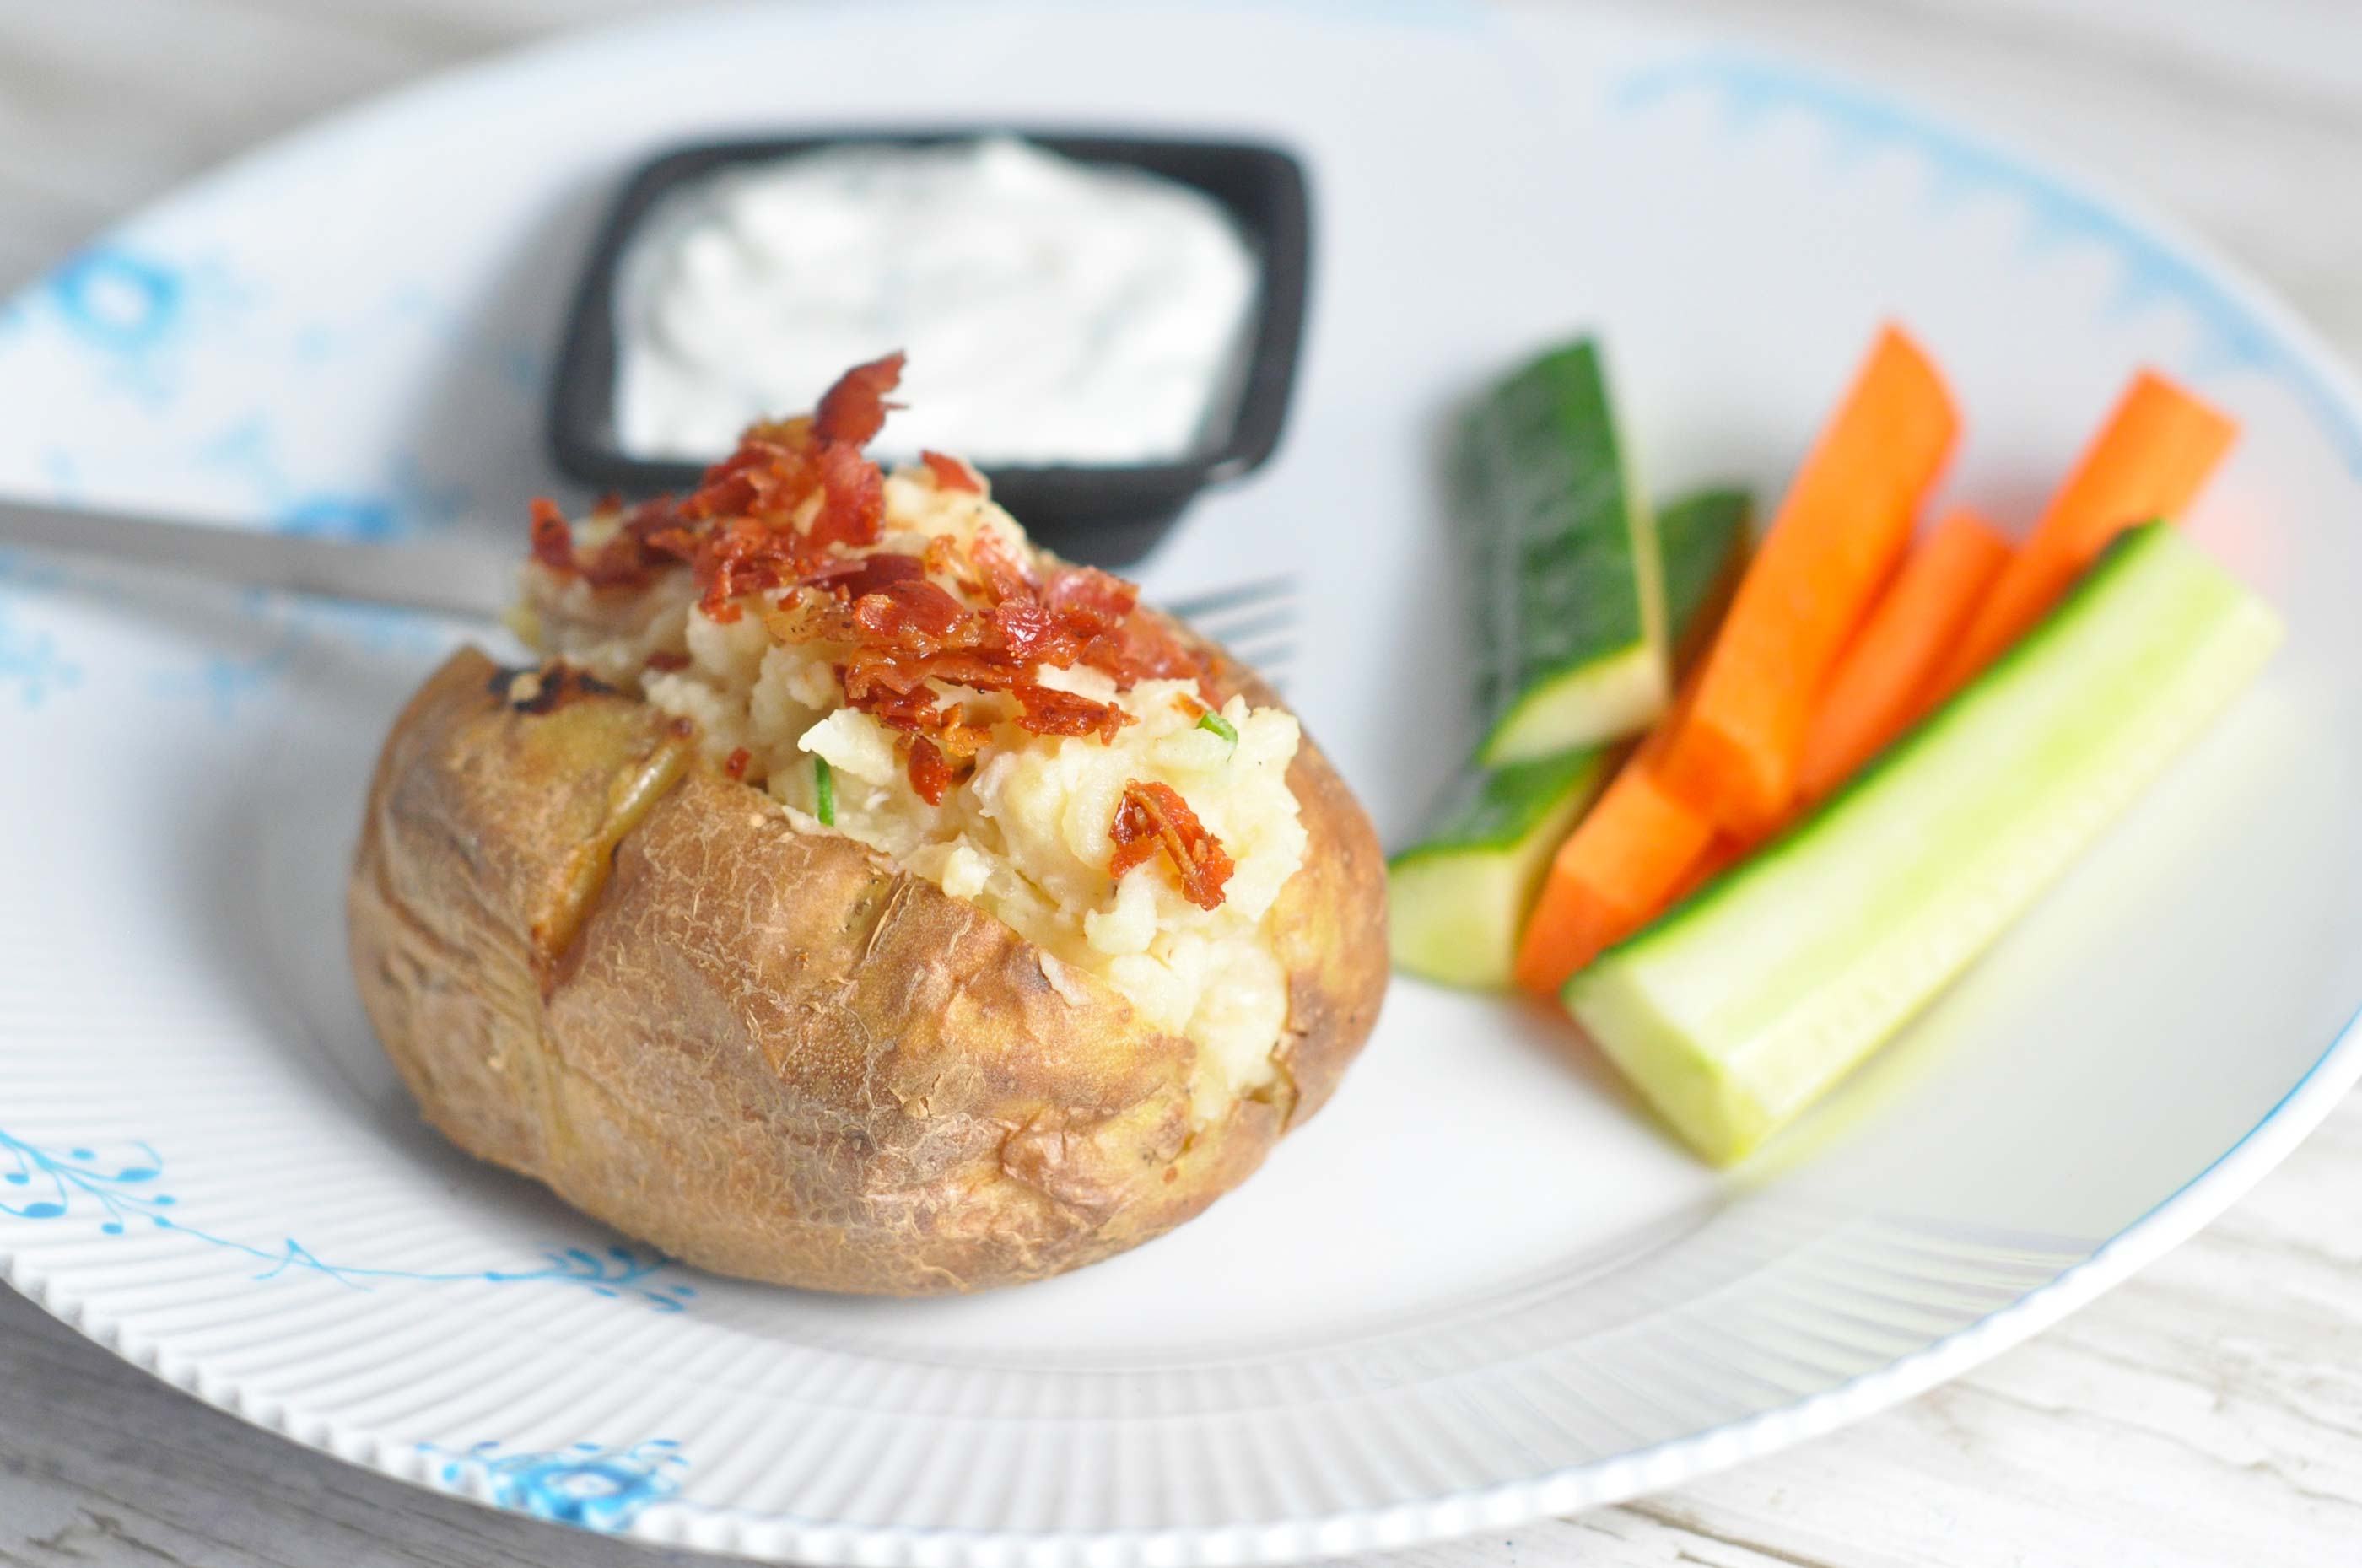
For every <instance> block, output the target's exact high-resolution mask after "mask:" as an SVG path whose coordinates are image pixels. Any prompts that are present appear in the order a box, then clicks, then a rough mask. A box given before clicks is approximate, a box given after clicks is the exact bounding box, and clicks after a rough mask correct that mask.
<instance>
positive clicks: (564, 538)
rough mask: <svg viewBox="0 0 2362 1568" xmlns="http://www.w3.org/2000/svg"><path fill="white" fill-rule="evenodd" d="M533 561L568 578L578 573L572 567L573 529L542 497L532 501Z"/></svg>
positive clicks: (546, 499)
mask: <svg viewBox="0 0 2362 1568" xmlns="http://www.w3.org/2000/svg"><path fill="white" fill-rule="evenodd" d="M531 515H532V518H533V524H532V527H533V558H534V559H535V560H537V561H539V562H540V563H541V564H542V565H544V566H546V567H547V568H548V569H550V570H552V571H557V572H566V573H568V574H571V573H573V572H576V571H578V570H579V568H578V567H577V566H576V565H575V564H574V525H573V524H571V523H568V521H567V520H566V513H563V512H560V511H559V510H558V509H557V502H554V501H552V500H550V499H549V497H547V496H546V495H537V496H535V497H534V501H533V507H532V512H531Z"/></svg>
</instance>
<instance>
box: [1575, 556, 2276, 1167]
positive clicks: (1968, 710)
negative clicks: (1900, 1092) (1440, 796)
mask: <svg viewBox="0 0 2362 1568" xmlns="http://www.w3.org/2000/svg"><path fill="white" fill-rule="evenodd" d="M2279 636H2280V627H2279V619H2278V617H2277V616H2275V615H2274V613H2272V611H2271V610H2270V608H2269V607H2268V606H2267V605H2265V604H2264V603H2263V602H2261V601H2260V600H2258V599H2257V598H2256V597H2255V596H2254V595H2253V594H2252V593H2250V592H2249V591H2247V590H2246V589H2245V588H2244V587H2242V586H2241V585H2240V584H2239V583H2238V582H2236V581H2235V580H2234V579H2232V578H2231V576H2230V575H2229V574H2228V573H2226V572H2224V570H2223V569H2221V568H2219V567H2217V566H2215V565H2214V564H2213V562H2212V561H2211V560H2209V559H2208V558H2206V556H2205V555H2204V553H2203V552H2202V551H2201V550H2200V549H2199V548H2198V547H2196V546H2194V545H2192V544H2191V543H2190V542H2189V541H2188V540H2187V539H2185V538H2184V537H2182V536H2180V534H2179V533H2177V532H2176V531H2175V530H2173V529H2172V528H2171V527H2169V525H2165V524H2163V523H2152V524H2148V525H2145V526H2142V527H2140V528H2136V529H2134V530H2131V531H2130V532H2128V533H2126V534H2125V536H2122V537H2121V538H2120V539H2119V540H2118V541H2117V543H2116V544H2115V545H2114V547H2112V548H2111V549H2110V550H2109V552H2108V553H2107V554H2106V555H2104V556H2103V558H2101V559H2100V561H2099V562H2098V563H2097V564H2096V565H2094V566H2093V567H2092V569H2091V570H2090V571H2089V572H2087V573H2086V574H2085V576H2084V577H2083V579H2082V580H2081V582H2080V583H2079V584H2078V585H2077V586H2076V587H2075V588H2074V590H2072V591H2070V594H2069V595H2068V597H2067V599H2066V600H2065V601H2064V602H2062V603H2060V604H2059V605H2058V607H2057V608H2056V609H2055V610H2053V611H2052V612H2051V613H2050V615H2049V616H2048V617H2047V619H2046V620H2044V621H2043V622H2042V623H2041V624H2038V625H2037V626H2036V627H2035V629H2034V630H2033V631H2031V632H2029V633H2028V634H2027V635H2025V638H2024V639H2023V640H2021V641H2020V642H2019V643H2018V645H2017V646H2015V647H2014V648H2012V649H2011V650H2010V651H2009V652H2007V653H2006V654H2004V655H2003V657H2001V658H2000V659H1999V660H1998V661H1996V662H1995V663H1994V664H1993V665H1992V667H1991V668H1989V669H1987V670H1986V671H1985V672H1984V673H1983V674H1982V675H1981V676H1979V677H1978V678H1977V679H1975V680H1973V681H1971V682H1970V684H1969V685H1968V686H1967V687H1966V688H1964V689H1963V690H1961V691H1960V692H1959V695H1958V696H1956V697H1955V698H1954V699H1953V700H1952V701H1950V702H1949V703H1948V704H1946V705H1945V706H1944V707H1943V708H1942V709H1940V710H1938V711H1937V712H1936V713H1935V714H1934V715H1933V716H1932V717H1930V718H1929V719H1928V720H1927V721H1926V723H1923V724H1922V725H1921V726H1920V727H1919V728H1918V729H1916V730H1915V731H1914V732H1912V734H1909V735H1907V736H1905V737H1904V739H1903V740H1902V741H1900V742H1898V743H1897V744H1896V745H1894V746H1893V747H1892V748H1890V749H1889V750H1888V751H1887V752H1886V753H1884V754H1883V755H1882V756H1880V757H1879V758H1878V759H1877V760H1875V761H1873V762H1872V763H1871V765H1870V766H1869V767H1867V768H1865V769H1864V770H1863V772H1862V773H1861V775H1860V777H1858V778H1856V779H1855V780H1854V781H1852V782H1851V783H1850V784H1849V785H1848V786H1847V787H1846V788H1845V789H1844V790H1841V791H1839V792H1838V794H1837V795H1835V796H1833V797H1832V798H1831V799H1830V800H1829V801H1827V802H1826V803H1825V804H1824V805H1823V806H1822V807H1821V808H1820V809H1819V810H1818V811H1817V812H1815V813H1814V814H1813V815H1812V816H1811V817H1810V818H1808V819H1807V820H1806V821H1805V822H1804V823H1801V824H1799V825H1798V826H1797V827H1795V828H1794V829H1793V830H1792V831H1791V832H1789V833H1788V834H1786V835H1785V836H1784V837H1783V838H1782V839H1780V840H1779V841H1778V842H1777V843H1775V844H1774V845H1771V846H1770V847H1769V848H1767V849H1765V850H1764V851H1762V852H1760V854H1758V855H1757V856H1753V857H1752V858H1750V859H1749V860H1747V861H1745V862H1743V863H1741V864H1740V865H1739V866H1738V867H1737V868H1735V869H1734V870H1733V871H1732V872H1731V873H1730V874H1728V875H1727V876H1726V877H1725V878H1722V879H1721V880H1719V881H1717V882H1716V883H1713V884H1711V885H1709V886H1708V887H1706V888H1705V889H1702V890H1701V891H1700V892H1699V893H1698V894H1696V895H1695V896H1694V897H1693V898H1692V899H1691V900H1689V901H1688V902H1686V903H1684V904H1683V905H1682V906H1680V907H1679V908H1676V909H1674V910H1673V911H1671V912H1669V913H1668V914H1666V915H1665V916H1664V918H1662V919H1661V920H1660V921H1658V922H1656V923H1655V924H1653V925H1651V926H1650V927H1649V928H1648V929H1646V930H1644V931H1642V932H1640V933H1638V934H1637V935H1635V936H1633V937H1631V938H1630V939H1628V941H1626V942H1625V943H1623V944H1621V945H1619V946H1617V947H1615V948H1612V949H1610V950H1609V951H1608V952H1606V953H1605V954H1603V955H1601V956H1600V957H1599V958H1598V960H1597V961H1595V963H1594V964H1593V965H1592V966H1590V967H1588V968H1586V969H1584V970H1583V971H1582V972H1580V973H1578V974H1576V975H1575V976H1574V977H1573V978H1572V979H1570V980H1569V981H1568V982H1567V985H1566V988H1565V991H1564V999H1565V1002H1566V1006H1567V1008H1568V1010H1569V1011H1571V1012H1572V1013H1573V1015H1574V1016H1575V1018H1576V1019H1577V1020H1578V1021H1580V1022H1581V1023H1582V1024H1583V1026H1584V1029H1585V1030H1586V1032H1589V1033H1590V1035H1591V1036H1592V1038H1593V1039H1594V1040H1595V1041H1596V1042H1598V1043H1599V1045H1600V1046H1601V1048H1602V1049H1603V1050H1605V1051H1606V1054H1607V1055H1608V1056H1609V1057H1610V1058H1611V1059H1613V1060H1614V1061H1615V1062H1616V1064H1617V1066H1618V1067H1620V1068H1621V1069H1622V1070H1623V1072H1624V1073H1625V1074H1626V1076H1627V1077H1629V1078H1630V1079H1631V1080H1632V1082H1633V1083H1634V1084H1635V1085H1636V1086H1637V1087H1638V1088H1639V1090H1640V1091H1641V1093H1642V1094H1643V1095H1644V1096H1645V1097H1646V1098H1647V1099H1649V1100H1650V1102H1651V1103H1652V1104H1653V1105H1654V1106H1655V1107H1656V1108H1657V1110H1659V1111H1660V1112H1661V1114H1662V1115H1663V1116H1664V1118H1665V1120H1666V1121H1668V1122H1670V1123H1671V1124H1672V1127H1673V1128H1674V1129H1675V1131H1677V1132H1680V1133H1681V1135H1682V1136H1683V1138H1684V1139H1685V1140H1687V1141H1688V1142H1689V1143H1691V1144H1692V1145H1694V1147H1695V1148H1696V1149H1697V1150H1698V1152H1699V1153H1701V1154H1704V1155H1705V1156H1706V1157H1707V1158H1708V1159H1710V1160H1713V1161H1716V1162H1717V1163H1727V1162H1729V1161H1732V1160H1736V1159H1738V1158H1740V1157H1741V1156H1743V1155H1745V1154H1748V1153H1749V1151H1751V1150H1752V1149H1754V1148H1755V1147H1756V1146H1757V1145H1758V1144H1759V1143H1761V1142H1762V1141H1763V1140H1764V1139H1765V1138H1767V1137H1768V1136H1770V1135H1771V1133H1772V1132H1776V1131H1777V1130H1778V1129H1779V1128H1780V1127H1782V1126H1783V1125H1784V1124H1785V1123H1786V1122H1787V1121H1790V1120H1791V1119H1792V1118H1794V1116H1795V1115H1796V1114H1797V1113H1798V1112H1800V1111H1801V1110H1804V1109H1805V1107H1806V1106H1808V1105H1810V1104H1811V1103H1812V1102H1813V1101H1814V1100H1815V1099H1817V1098H1818V1097H1819V1096H1820V1095H1821V1094H1822V1093H1824V1092H1825V1091H1826V1090H1827V1088H1829V1087H1830V1086H1831V1085H1833V1084H1834V1083H1836V1082H1837V1081H1838V1079H1839V1078H1841V1077H1844V1075H1845V1074H1846V1073H1847V1072H1849V1071H1850V1070H1851V1069H1852V1068H1853V1067H1854V1066H1856V1065H1857V1064H1858V1063H1859V1062H1860V1060H1861V1059H1862V1058H1863V1057H1865V1056H1867V1055H1869V1054H1870V1053H1871V1052H1872V1051H1873V1050H1875V1049H1876V1048H1877V1047H1878V1046H1879V1045H1880V1044H1882V1043H1884V1042H1885V1041H1886V1040H1887V1039H1888V1038H1889V1037H1890V1036H1892V1035H1893V1033H1894V1032H1895V1031H1896V1030H1897V1029H1899V1028H1900V1027H1902V1025H1903V1024H1904V1022H1905V1021H1908V1020H1909V1019H1910V1018H1911V1017H1912V1016H1913V1015H1914V1014H1915V1013H1916V1012H1917V1011H1918V1010H1920V1009H1921V1008H1922V1007H1924V1006H1925V1005H1926V1003H1927V1002H1928V1001H1929V1000H1930V999H1933V998H1934V997H1935V996H1936V994H1937V992H1938V991H1940V990H1941V989H1942V988H1944V987H1945V986H1946V985H1947V984H1948V983H1949V982H1950V981H1951V980H1952V979H1953V977H1956V976H1957V975H1958V974H1959V972H1960V970H1961V969H1963V968H1964V967H1965V966H1967V965H1968V964H1969V963H1970V962H1971V961H1972V960H1973V959H1975V958H1976V957H1977V956H1978V955H1980V954H1981V953H1982V952H1983V951H1984V950H1985V949H1986V948H1987V947H1988V946H1989V945H1991V944H1992V942H1993V941H1994V939H1995V938H1997V937H1998V936H1999V935H2000V934H2001V933H2002V932H2003V929H2004V928H2005V927H2007V926H2008V924H2009V923H2010V922H2012V921H2013V920H2014V919H2015V918H2016V917H2017V916H2018V915H2019V914H2020V913H2021V912H2023V911H2025V908H2026V907H2027V906H2028V905H2029V904H2031V903H2032V902H2033V900H2035V898H2036V896H2037V895H2038V894H2039V893H2040V892H2041V891H2042V889H2044V888H2045V887H2047V885H2048V884H2049V883H2050V882H2051V880H2052V879H2053V878H2056V877H2057V876H2058V873H2059V872H2061V871H2062V870H2064V869H2065V867H2067V865H2068V864H2069V862H2070V861H2071V860H2072V859H2073V858H2074V856H2076V855H2077V854H2078V853H2079V852H2080V851H2081V849H2082V848H2083V847H2084V846H2085V845H2087V844H2089V843H2090V842H2091V840H2092V838H2093V837H2095V836H2096V835H2097V834H2098V833H2099V832H2100V830H2101V829H2102V828H2103V826H2104V825H2105V824H2106V823H2108V822H2109V820H2110V819H2112V818H2113V817H2114V816H2115V815H2116V813H2117V812H2119V811H2121V810H2122V809H2123V808H2124V807H2125V805H2126V804H2127V803H2129V802H2130V801H2132V799H2133V798H2134V797H2135V796H2136V794H2137V793H2138V792H2139V790H2141V788H2142V787H2143V786H2144V785H2146V784H2147V782H2148V781H2149V779H2150V778H2153V777H2154V776H2155V775H2156V774H2157V773H2158V772H2159V771H2160V770H2161V769H2162V768H2163V767H2165V765H2166V763H2167V762H2168V761H2169V759H2170V758H2171V756H2173V755H2174V754H2175V753H2176V752H2177V751H2179V750H2180V748H2181V747H2182V746H2183V745H2184V744H2186V743H2187V742H2188V741H2190V740H2191V738H2192V737H2194V736H2195V735H2196V734H2198V733H2199V732H2200V731H2201V730H2202V728H2203V727H2204V726H2205V724H2206V723H2207V722H2208V720H2209V719H2211V718H2212V717H2213V714H2214V713H2215V712H2217V711H2218V710H2219V709H2221V708H2222V707H2223V706H2224V704H2225V703H2226V702H2228V701H2230V699H2231V698H2232V697H2233V696H2234V695H2235V694H2236V693H2237V692H2238V691H2239V690H2240V689H2242V688H2243V687H2244V686H2246V683H2247V682H2248V680H2249V679H2251V678H2252V677H2253V676H2254V674H2255V673H2256V671H2257V669H2258V668H2261V667H2262V665H2263V663H2264V661H2265V660H2266V659H2267V658H2268V657H2270V654H2271V651H2272V649H2273V648H2274V647H2275V646H2277V645H2278V643H2279Z"/></svg>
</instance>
